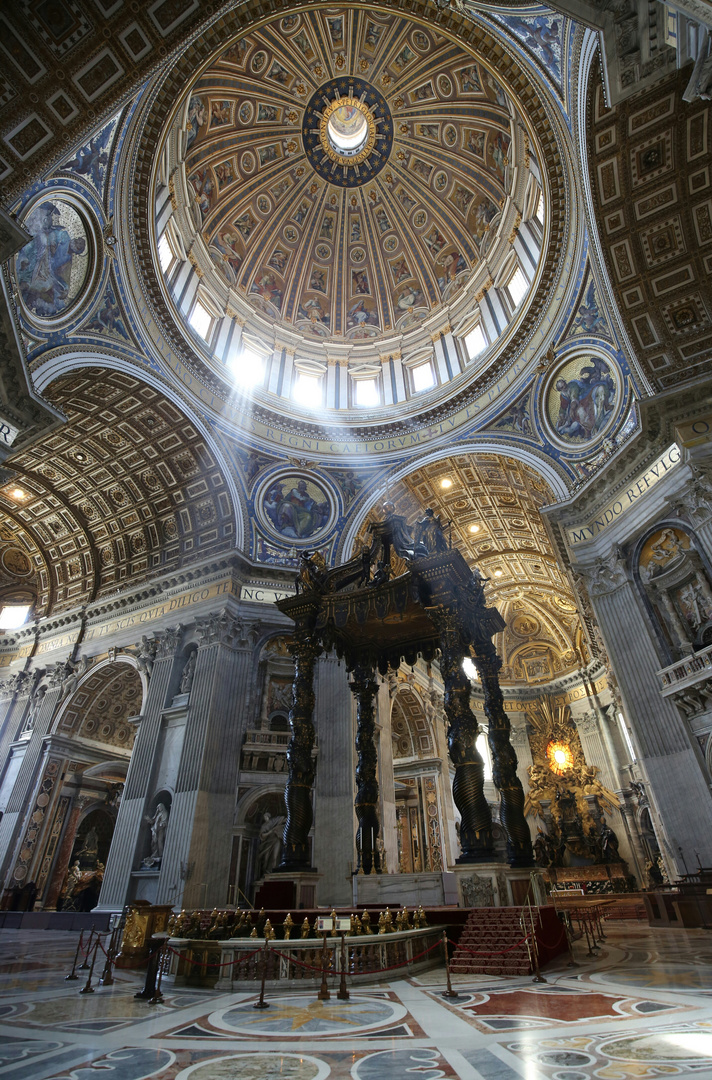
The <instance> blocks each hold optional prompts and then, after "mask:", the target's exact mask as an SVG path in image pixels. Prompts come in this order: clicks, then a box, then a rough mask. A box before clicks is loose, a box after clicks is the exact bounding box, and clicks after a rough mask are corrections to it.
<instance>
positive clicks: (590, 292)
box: [574, 280, 608, 335]
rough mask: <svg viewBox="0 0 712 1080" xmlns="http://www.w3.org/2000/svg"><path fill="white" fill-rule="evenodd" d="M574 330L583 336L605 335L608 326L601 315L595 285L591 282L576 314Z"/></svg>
mask: <svg viewBox="0 0 712 1080" xmlns="http://www.w3.org/2000/svg"><path fill="white" fill-rule="evenodd" d="M574 329H575V330H578V331H581V332H582V333H585V334H600V333H605V334H606V335H607V331H608V324H607V323H606V320H605V318H604V316H603V314H602V313H601V309H600V306H599V303H598V297H597V296H596V283H595V281H593V280H591V282H590V284H589V286H588V288H587V289H586V297H585V300H584V302H583V303H582V304H581V305H580V307H579V309H578V311H577V312H576V320H575V322H574Z"/></svg>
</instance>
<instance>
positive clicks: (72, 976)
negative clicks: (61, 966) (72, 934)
mask: <svg viewBox="0 0 712 1080" xmlns="http://www.w3.org/2000/svg"><path fill="white" fill-rule="evenodd" d="M83 940H84V931H83V930H82V932H81V933H80V935H79V941H78V942H77V948H76V951H75V953H74V963H73V964H72V970H71V972H70V973H69V975H65V976H64V978H65V980H66V981H67V982H71V981H72V980H73V979H78V978H79V976H78V975H77V974H76V970H77V960H78V959H79V950H80V949H81V947H82V941H83Z"/></svg>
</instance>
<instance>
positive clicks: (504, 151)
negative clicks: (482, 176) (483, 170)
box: [487, 131, 512, 182]
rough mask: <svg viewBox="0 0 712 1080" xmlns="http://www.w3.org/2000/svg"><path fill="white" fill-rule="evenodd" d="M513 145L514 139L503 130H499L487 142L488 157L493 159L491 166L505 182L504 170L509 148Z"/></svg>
mask: <svg viewBox="0 0 712 1080" xmlns="http://www.w3.org/2000/svg"><path fill="white" fill-rule="evenodd" d="M511 145H512V140H511V139H510V138H509V136H508V135H504V134H503V133H502V132H501V131H498V132H497V134H496V135H495V137H494V138H493V139H490V140H489V142H488V144H487V153H488V157H489V158H490V159H491V162H490V164H491V167H492V168H493V169H494V170H495V172H496V173H497V175H498V176H499V178H500V180H502V182H504V171H505V169H506V168H507V164H508V160H509V158H508V154H509V148H510V146H511Z"/></svg>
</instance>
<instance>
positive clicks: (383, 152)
mask: <svg viewBox="0 0 712 1080" xmlns="http://www.w3.org/2000/svg"><path fill="white" fill-rule="evenodd" d="M302 135H303V137H304V150H305V152H306V155H307V159H308V161H309V164H310V165H311V166H312V168H313V169H314V172H316V173H318V174H319V176H321V177H322V178H323V179H324V180H328V181H329V183H332V184H337V185H338V186H339V187H356V186H357V185H358V184H362V183H363V182H364V180H369V179H371V178H372V177H374V176H376V175H377V174H378V173H379V172H380V171H381V169H382V168H383V166H384V165H385V164H386V162H387V160H388V156H389V154H390V152H391V147H392V145H393V121H392V119H391V112H390V109H389V108H388V105H387V103H386V100H385V98H384V97H383V95H382V94H379V92H378V90H376V88H375V87H373V86H370V85H369V83H366V82H363V81H362V80H361V79H357V80H349V79H332V80H331V81H330V82H328V83H325V84H324V85H323V86H321V87H320V88H319V89H318V90H317V91H316V93H315V94H314V95H313V96H312V98H311V100H310V101H309V104H308V105H307V107H306V111H305V113H304V123H303V127H302Z"/></svg>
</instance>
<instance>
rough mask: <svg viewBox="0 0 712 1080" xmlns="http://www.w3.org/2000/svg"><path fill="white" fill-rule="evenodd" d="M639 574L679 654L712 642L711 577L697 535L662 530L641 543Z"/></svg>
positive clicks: (675, 655) (674, 651)
mask: <svg viewBox="0 0 712 1080" xmlns="http://www.w3.org/2000/svg"><path fill="white" fill-rule="evenodd" d="M638 573H639V576H640V582H641V585H642V588H643V590H644V592H645V595H646V597H647V599H648V601H649V603H650V606H651V607H652V610H653V613H654V616H655V619H656V621H657V624H658V627H659V629H660V632H661V634H662V636H663V638H664V640H665V641H666V643H667V645H668V647H669V649H670V652H671V654H672V656H673V658H674V659H678V658H680V657H681V656H683V655H685V654H687V653H690V652H692V651H696V650H697V649H702V648H704V647H705V646H706V645H712V582H710V576H709V573H708V570H707V568H706V566H705V564H704V561H703V559H702V557H701V555H700V553H699V551H698V550H697V549H696V547H695V541H694V537H693V536H691V535H690V534H689V533H687V532H685V531H683V530H682V529H677V528H671V527H669V526H665V527H663V528H659V529H657V530H656V531H655V532H654V533H653V534H652V535H651V536H649V537H648V539H647V540H646V541H645V543H644V544H643V546H642V548H641V551H640V555H639V559H638Z"/></svg>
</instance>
